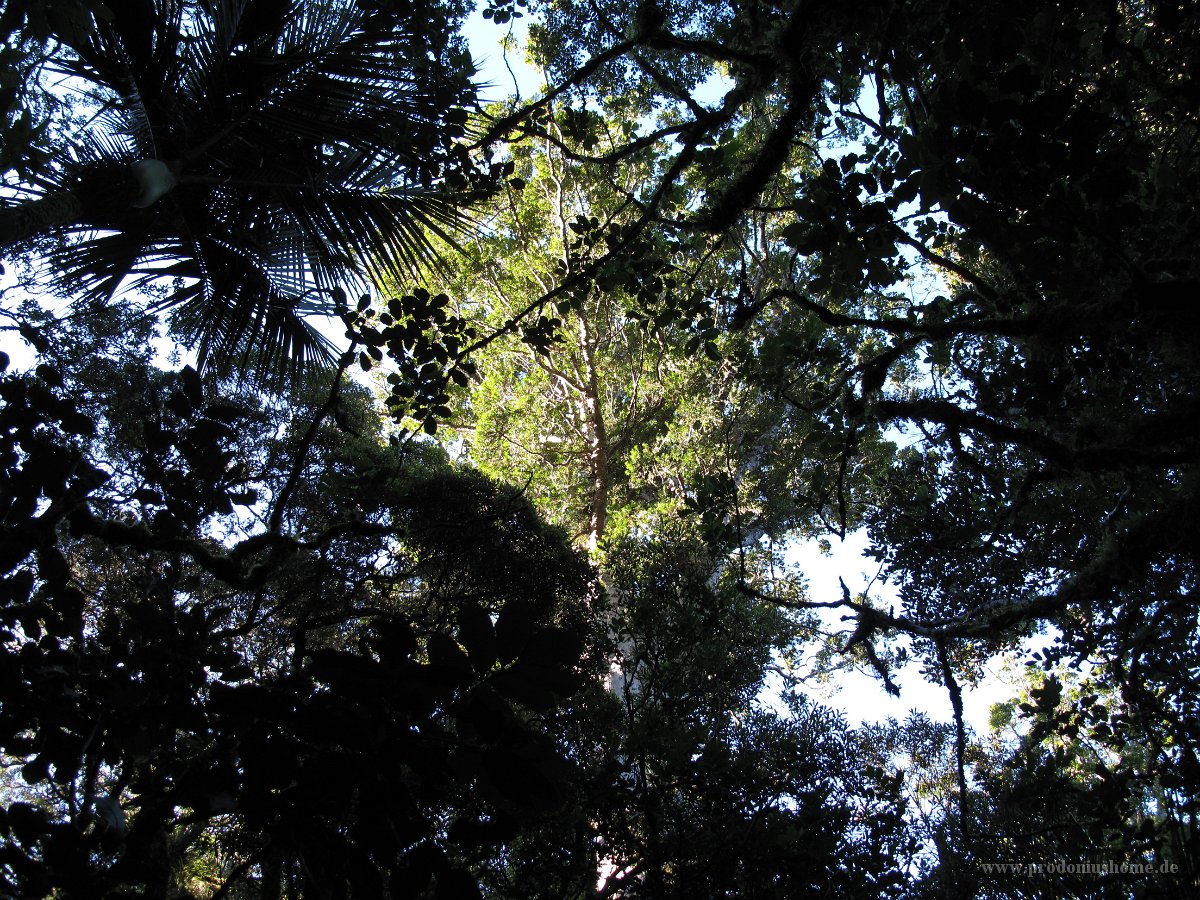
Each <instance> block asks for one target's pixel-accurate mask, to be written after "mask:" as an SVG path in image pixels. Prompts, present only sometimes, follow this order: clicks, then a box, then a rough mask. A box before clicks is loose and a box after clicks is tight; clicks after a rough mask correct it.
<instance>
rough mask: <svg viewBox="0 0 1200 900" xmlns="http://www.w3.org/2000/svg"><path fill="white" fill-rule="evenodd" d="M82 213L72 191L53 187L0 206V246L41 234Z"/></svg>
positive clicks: (68, 221) (72, 219) (72, 220)
mask: <svg viewBox="0 0 1200 900" xmlns="http://www.w3.org/2000/svg"><path fill="white" fill-rule="evenodd" d="M82 216H83V201H82V200H80V199H79V195H78V194H76V193H75V192H74V191H54V192H53V193H50V194H47V195H46V196H45V197H40V198H38V199H37V200H29V201H27V202H25V203H19V204H17V205H16V206H5V207H0V249H7V248H9V247H11V246H12V245H13V244H16V243H19V242H20V241H24V240H28V239H29V238H31V237H36V236H37V235H39V234H44V233H45V232H47V231H49V230H50V229H51V228H54V227H55V226H57V225H66V224H68V223H70V222H76V221H78V220H79V219H80V218H82Z"/></svg>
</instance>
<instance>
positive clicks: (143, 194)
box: [0, 159, 177, 250]
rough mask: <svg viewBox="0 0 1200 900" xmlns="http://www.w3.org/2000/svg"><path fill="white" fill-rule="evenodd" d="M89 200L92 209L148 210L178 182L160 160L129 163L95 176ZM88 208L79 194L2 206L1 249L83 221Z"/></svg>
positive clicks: (60, 193) (61, 193)
mask: <svg viewBox="0 0 1200 900" xmlns="http://www.w3.org/2000/svg"><path fill="white" fill-rule="evenodd" d="M92 181H93V182H100V181H102V183H100V184H99V186H97V185H93V187H92V188H91V189H90V190H89V191H88V197H89V199H90V201H91V203H92V208H93V209H106V208H128V207H131V206H132V207H134V208H136V209H145V208H146V207H148V206H152V205H153V204H154V203H156V202H157V201H158V200H159V198H161V197H162V196H163V195H164V194H166V193H168V192H169V191H170V190H171V189H172V188H174V187H175V185H176V183H177V178H176V174H175V170H174V169H173V168H172V167H171V166H170V165H168V164H167V163H165V162H163V161H161V160H157V159H141V160H138V161H137V162H135V163H132V164H130V166H129V168H128V169H127V170H126V171H125V172H124V173H123V174H122V173H121V172H120V171H119V170H118V171H117V172H116V173H115V177H111V178H107V179H104V180H101V179H98V178H97V177H95V176H93V178H92ZM84 213H85V205H84V201H83V198H82V197H81V196H80V195H79V193H77V192H76V191H65V190H64V191H51V192H50V193H49V194H47V195H46V196H44V197H39V198H38V199H37V200H29V201H26V202H25V203H18V204H16V205H15V206H0V250H6V249H8V248H9V247H11V246H12V245H13V244H17V243H20V242H21V241H25V240H28V239H29V238H32V237H37V236H38V235H39V234H45V233H46V232H48V231H50V230H51V229H53V228H55V227H57V226H59V225H69V224H71V223H72V222H79V221H81V220H82V219H83V217H84Z"/></svg>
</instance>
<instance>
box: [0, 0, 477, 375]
mask: <svg viewBox="0 0 1200 900" xmlns="http://www.w3.org/2000/svg"><path fill="white" fill-rule="evenodd" d="M107 6H108V8H109V9H110V10H111V12H112V16H111V18H110V19H108V20H106V21H100V20H97V21H96V22H95V23H94V27H93V28H91V29H90V30H88V31H86V33H82V34H75V35H66V36H62V37H63V41H64V43H65V44H67V45H69V46H70V48H71V50H72V51H73V52H72V54H71V55H70V57H69V58H68V59H66V60H64V61H61V62H60V63H59V66H60V67H61V68H62V69H63V70H64V71H65V72H66V73H67V74H69V75H72V76H75V77H78V78H82V79H85V80H86V81H88V82H91V83H93V84H96V85H99V86H100V87H101V88H102V89H103V90H105V91H110V92H111V94H112V98H113V99H112V110H111V111H110V112H108V113H106V114H104V115H103V116H100V117H99V118H97V120H96V124H95V126H94V127H93V128H92V129H90V130H89V131H88V133H87V134H86V135H85V136H84V137H83V138H82V139H81V140H80V141H79V142H78V143H77V144H76V146H74V147H73V148H72V152H71V154H70V155H69V157H67V158H62V159H59V160H57V161H56V163H55V165H54V166H52V167H51V170H50V172H49V174H46V175H43V176H41V178H40V179H39V181H38V183H37V184H36V185H34V186H33V191H34V198H33V199H31V200H26V201H25V202H23V203H17V204H12V205H9V206H7V207H5V208H3V209H0V247H2V248H3V250H5V251H9V250H12V249H13V248H14V245H19V244H21V243H22V242H24V241H26V240H27V239H30V238H34V237H38V236H41V235H44V234H48V233H52V232H58V233H61V234H64V235H66V236H67V238H68V239H67V240H64V241H62V242H60V243H59V244H58V245H57V246H56V248H55V249H54V250H53V251H51V254H50V266H51V269H52V271H54V272H55V273H56V274H57V277H59V278H60V279H61V281H62V283H63V284H65V285H66V286H68V287H69V288H70V289H72V290H73V291H76V292H78V293H79V294H80V295H82V296H90V297H101V298H102V297H107V296H111V295H112V294H113V293H115V292H116V291H117V290H118V288H120V287H121V286H122V285H123V284H126V285H128V284H131V283H132V284H135V285H136V284H139V283H144V282H147V281H150V280H161V279H171V278H178V279H181V280H180V281H175V282H173V285H174V287H173V288H172V290H171V291H170V293H169V294H168V295H167V299H166V300H165V301H164V303H163V305H164V306H171V307H176V308H177V316H176V322H177V324H178V326H179V328H180V333H182V334H183V335H184V336H185V337H186V339H188V340H190V341H191V342H193V343H194V345H195V346H196V348H197V350H198V352H199V354H200V358H201V360H202V361H207V362H211V363H219V364H221V365H233V366H237V367H245V368H250V369H253V370H255V371H259V372H263V371H271V370H276V371H277V370H278V369H279V367H280V366H281V365H285V364H293V365H298V364H300V363H303V362H306V361H313V360H318V359H321V358H326V357H327V356H328V353H329V348H328V346H327V344H326V342H325V340H324V339H323V338H322V337H321V335H320V334H318V333H317V332H316V331H314V330H313V328H312V327H311V325H310V324H308V323H306V322H305V320H304V316H305V315H306V314H308V313H313V312H320V311H324V312H332V311H335V306H334V304H333V302H332V298H333V297H334V296H335V293H334V289H335V288H336V287H337V286H338V285H339V283H340V284H347V286H355V285H361V283H362V281H363V279H364V278H365V277H367V276H370V275H377V274H381V273H384V272H386V273H387V274H390V275H393V276H395V275H399V274H408V273H411V272H412V269H413V267H414V266H415V265H417V264H418V263H419V262H420V261H421V260H422V259H423V258H425V257H427V256H428V252H429V245H428V241H427V235H428V234H430V233H434V234H443V235H444V234H445V233H446V232H447V231H452V230H453V229H454V228H455V227H456V226H459V225H460V224H462V213H461V211H460V210H461V208H462V205H463V195H464V193H465V192H467V191H469V190H473V189H474V188H476V187H478V185H479V181H480V177H481V176H479V175H478V173H476V172H475V171H474V170H473V168H472V166H471V163H470V160H469V158H468V155H467V153H466V151H465V150H464V149H462V148H461V147H459V146H458V145H457V143H456V140H457V138H459V137H461V136H462V135H463V133H464V127H463V123H464V121H465V119H466V114H465V110H464V106H465V105H466V104H467V103H469V102H470V101H471V99H472V98H473V88H472V86H471V84H470V81H469V77H470V75H471V74H472V73H473V69H472V67H471V63H470V59H469V57H468V56H467V55H466V54H465V53H453V52H450V51H449V50H447V48H446V46H445V43H444V41H445V38H444V35H445V34H446V33H448V30H447V29H446V27H445V22H444V17H445V13H439V12H438V11H436V10H434V11H432V12H431V11H430V10H429V9H426V10H425V11H424V12H423V13H421V12H414V11H413V10H412V8H411V7H409V6H408V5H406V11H405V12H404V13H403V14H400V13H397V12H395V11H394V10H392V9H390V8H389V6H390V5H388V4H375V6H378V7H381V8H377V9H372V10H368V9H364V8H363V7H364V6H366V4H363V5H362V6H360V5H358V4H355V3H346V2H328V3H291V2H287V0H282V2H281V0H249V2H245V0H223V2H207V3H205V2H201V3H196V2H181V0H124V2H108V3H107ZM439 15H440V16H441V18H442V19H443V21H440V22H439ZM81 237H83V238H85V239H82V240H80V239H79V238H81ZM72 238H73V239H72ZM131 278H132V281H130V280H129V279H131ZM180 285H182V286H180Z"/></svg>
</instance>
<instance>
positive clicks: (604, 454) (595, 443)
mask: <svg viewBox="0 0 1200 900" xmlns="http://www.w3.org/2000/svg"><path fill="white" fill-rule="evenodd" d="M579 343H580V346H581V348H582V352H583V365H584V374H585V376H586V379H587V380H586V382H585V383H584V394H583V406H584V413H585V423H586V424H585V428H586V433H587V439H588V450H587V453H588V468H589V469H590V473H591V478H592V491H591V503H590V507H589V510H588V541H587V546H588V550H589V551H591V550H595V549H596V547H597V546H598V545H599V543H600V540H601V539H602V538H603V537H604V531H605V529H606V528H607V527H608V429H607V427H606V426H605V422H604V404H603V403H602V402H601V397H600V376H599V373H598V372H597V370H596V353H595V347H593V346H592V333H591V329H590V328H589V327H588V321H587V316H586V315H581V316H580V317H579Z"/></svg>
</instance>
